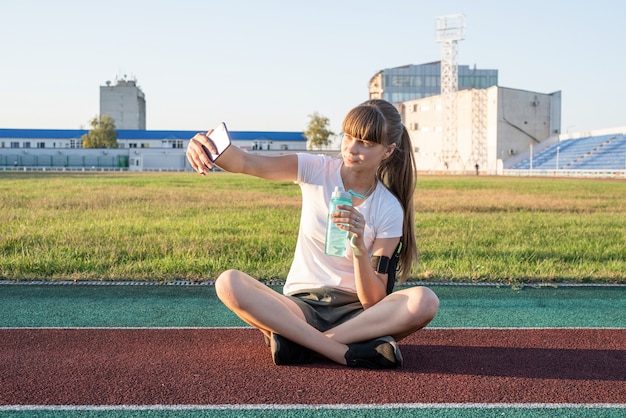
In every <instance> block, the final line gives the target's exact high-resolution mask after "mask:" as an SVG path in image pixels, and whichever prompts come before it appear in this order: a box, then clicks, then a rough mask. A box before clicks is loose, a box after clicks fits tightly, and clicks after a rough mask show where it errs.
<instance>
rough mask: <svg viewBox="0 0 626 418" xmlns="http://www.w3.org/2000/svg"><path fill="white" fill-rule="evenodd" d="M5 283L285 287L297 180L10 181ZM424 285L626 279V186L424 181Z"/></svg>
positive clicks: (143, 176) (3, 202)
mask: <svg viewBox="0 0 626 418" xmlns="http://www.w3.org/2000/svg"><path fill="white" fill-rule="evenodd" d="M0 208H1V210H2V223H1V231H0V232H1V235H0V278H1V279H8V280H33V279H44V280H157V281H171V280H210V279H214V278H215V277H216V276H217V275H218V274H219V273H220V272H221V271H223V270H225V269H228V268H236V269H241V270H245V271H246V272H248V273H250V274H252V275H253V276H255V277H258V278H260V279H262V280H273V279H277V280H282V279H284V278H285V277H286V274H287V271H288V269H289V264H290V262H291V259H292V251H293V247H294V246H295V241H296V234H297V229H298V223H299V217H300V190H299V188H298V186H297V185H294V184H292V183H282V182H266V181H262V180H258V179H254V178H250V177H244V176H241V175H235V174H228V173H213V174H211V175H210V176H207V177H206V178H202V177H200V176H198V175H195V174H192V173H42V172H35V173H33V172H30V173H21V172H6V173H0ZM416 226H417V235H418V242H419V246H420V251H421V262H420V265H419V266H418V267H416V268H415V269H414V271H413V273H412V275H411V279H412V280H415V281H437V282H503V283H513V284H519V283H537V282H551V283H559V282H580V283H626V244H625V243H626V182H624V181H622V180H587V179H585V180H582V179H558V178H550V179H546V178H511V177H477V176H472V177H453V176H439V177H438V176H425V175H424V176H421V177H420V179H419V181H418V187H417V190H416Z"/></svg>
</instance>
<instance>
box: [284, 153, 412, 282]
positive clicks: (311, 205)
mask: <svg viewBox="0 0 626 418" xmlns="http://www.w3.org/2000/svg"><path fill="white" fill-rule="evenodd" d="M342 164H343V161H342V160H341V159H337V158H331V157H326V156H322V155H310V154H298V178H297V180H296V183H298V184H299V185H300V188H301V190H302V214H301V217H300V230H299V232H298V242H297V244H296V250H295V254H294V260H293V263H292V265H291V269H290V270H289V274H288V275H287V280H286V282H285V286H284V288H283V292H284V293H285V294H290V293H293V292H296V291H298V290H302V289H317V288H320V287H332V288H338V289H341V290H345V291H348V292H354V293H356V285H355V280H354V263H353V261H352V256H353V253H352V248H351V247H350V245H348V248H347V251H346V255H345V257H334V256H329V255H326V254H325V253H324V241H325V239H326V223H327V218H328V206H329V202H330V197H331V194H332V192H333V190H334V189H335V186H340V187H342V188H343V181H342V179H341V173H340V168H341V166H342ZM357 210H358V211H359V212H360V213H361V214H362V215H363V217H364V219H365V224H366V226H365V235H364V238H363V239H364V242H365V246H366V248H367V249H368V250H367V251H368V256H370V257H371V255H372V245H373V244H374V240H375V239H376V238H397V237H401V236H402V220H403V209H402V205H401V204H400V202H399V201H398V199H397V198H396V197H395V196H394V195H393V194H392V193H391V192H390V191H389V190H388V189H387V188H386V187H385V186H384V185H383V184H382V183H381V182H378V185H377V186H376V189H375V190H374V191H373V192H372V193H371V194H370V195H369V196H368V197H367V198H366V199H365V201H364V202H363V203H361V204H360V205H359V206H357Z"/></svg>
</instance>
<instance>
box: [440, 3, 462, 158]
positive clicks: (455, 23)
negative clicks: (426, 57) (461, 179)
mask: <svg viewBox="0 0 626 418" xmlns="http://www.w3.org/2000/svg"><path fill="white" fill-rule="evenodd" d="M464 37H465V16H464V15H462V14H456V15H449V16H440V17H438V18H437V21H436V39H437V42H438V43H440V44H441V100H442V102H443V103H442V104H443V111H444V126H443V143H442V147H441V161H442V162H443V165H444V167H445V168H446V169H447V170H450V169H456V168H458V169H461V168H463V162H462V161H461V157H460V156H459V149H458V140H457V131H458V130H457V120H458V118H457V102H456V97H457V94H456V93H457V91H458V89H459V66H458V53H457V43H458V41H461V40H463V39H464Z"/></svg>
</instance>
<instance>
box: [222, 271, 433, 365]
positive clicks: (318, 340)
mask: <svg viewBox="0 0 626 418" xmlns="http://www.w3.org/2000/svg"><path fill="white" fill-rule="evenodd" d="M215 289H216V292H217V296H218V297H219V299H220V300H221V301H222V302H223V303H224V304H225V305H226V306H227V307H228V308H229V309H231V310H232V311H233V312H234V313H235V314H237V316H239V317H240V318H241V319H242V320H243V321H245V322H246V323H248V324H249V325H251V326H253V327H255V328H258V329H260V330H261V331H262V332H263V333H264V334H266V335H268V336H269V334H270V333H272V332H273V333H276V334H279V335H282V336H283V337H285V338H287V339H289V340H291V341H293V342H295V343H298V344H300V345H302V346H304V347H307V348H309V349H311V350H313V351H315V352H317V353H319V354H321V355H323V356H325V357H327V358H329V359H330V360H332V361H335V362H337V363H339V364H344V365H345V364H346V360H345V357H344V355H345V353H346V351H347V350H348V346H347V344H351V343H355V342H361V341H367V340H371V339H375V338H378V337H382V336H386V335H391V336H392V337H394V338H395V339H396V340H400V339H402V338H404V337H406V336H407V335H409V334H411V333H413V332H415V331H417V330H419V329H420V328H423V327H425V326H426V325H427V324H428V323H429V322H430V321H431V320H432V319H433V318H434V316H435V314H436V312H437V309H438V307H439V300H438V298H437V296H436V295H435V294H434V293H433V292H432V291H431V290H430V289H428V288H425V287H413V288H407V289H402V290H399V291H397V292H394V293H392V294H391V295H389V296H387V297H386V298H384V299H383V300H381V301H380V302H378V303H377V304H376V305H374V306H372V307H370V308H368V309H366V310H365V311H363V312H362V313H361V314H359V315H357V316H356V317H354V318H352V319H350V320H349V321H347V322H344V323H343V324H341V325H338V326H336V327H334V328H332V329H330V330H328V331H326V332H324V333H322V332H320V331H318V330H317V329H315V328H313V327H312V326H311V325H309V324H308V323H307V322H306V320H305V317H304V314H303V313H302V311H301V310H300V308H299V307H298V305H297V304H296V303H294V302H293V301H292V300H290V299H289V298H287V297H285V296H284V295H282V294H281V293H278V292H276V291H274V290H272V289H270V288H269V287H268V286H266V285H265V284H263V283H261V282H259V281H258V280H257V279H255V278H253V277H251V276H249V275H248V274H246V273H243V272H241V271H237V270H228V271H225V272H224V273H222V274H221V275H220V277H219V278H218V279H217V281H216V283H215Z"/></svg>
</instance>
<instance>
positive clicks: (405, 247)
mask: <svg viewBox="0 0 626 418" xmlns="http://www.w3.org/2000/svg"><path fill="white" fill-rule="evenodd" d="M343 131H344V137H343V140H342V143H341V158H330V157H325V156H321V155H310V154H304V153H302V154H290V155H282V156H277V157H276V156H275V157H270V156H261V155H254V154H248V153H246V152H244V151H242V150H240V149H239V148H237V147H235V146H232V145H231V146H230V147H228V148H227V149H226V150H225V151H224V152H223V153H222V154H221V155H220V156H219V157H218V158H217V159H216V160H215V164H216V165H218V166H219V167H220V168H222V169H223V170H226V171H229V172H235V173H245V174H249V175H252V176H256V177H260V178H264V179H268V180H280V181H293V182H296V183H297V184H299V185H300V188H301V190H302V213H301V219H300V229H299V233H298V241H297V245H296V249H295V254H294V260H293V263H292V266H291V269H290V271H289V274H288V276H287V279H286V282H285V286H284V289H283V293H282V294H281V293H278V292H276V291H274V290H272V289H271V288H269V287H268V286H266V285H264V284H263V283H261V282H259V281H258V280H257V279H255V278H253V277H251V276H249V275H248V274H246V273H244V272H241V271H236V270H229V271H226V272H224V273H222V274H221V275H220V276H219V277H218V279H217V280H216V282H215V288H216V292H217V295H218V297H219V298H220V300H221V301H222V302H223V303H224V304H225V305H226V306H228V307H229V308H230V309H231V310H232V311H233V312H235V313H236V314H237V315H238V316H239V317H240V318H241V319H242V320H244V321H245V322H247V323H248V324H250V325H251V326H253V327H256V328H258V329H260V330H261V331H262V332H263V334H264V335H265V337H266V342H267V343H268V345H270V347H271V352H272V358H273V360H274V363H275V364H296V363H308V362H310V361H312V359H313V357H314V354H315V353H317V354H318V355H322V356H324V357H326V358H328V359H330V360H332V361H335V362H337V363H339V364H344V365H347V366H350V367H368V368H394V367H398V366H400V365H401V364H402V356H401V354H400V350H399V348H398V345H397V343H396V341H398V340H400V339H402V338H404V337H406V336H407V335H409V334H411V333H413V332H415V331H417V330H419V329H421V328H423V327H424V326H426V325H427V324H428V323H429V322H430V321H431V320H432V319H433V317H434V316H435V314H436V312H437V309H438V307H439V300H438V298H437V296H436V295H435V294H434V293H433V292H432V291H431V290H430V289H428V288H425V287H411V288H403V289H401V290H398V291H395V292H391V290H392V289H393V284H394V283H393V281H394V280H395V275H396V270H397V271H398V273H400V282H403V281H405V280H406V278H407V276H408V274H409V270H410V268H411V265H412V264H413V263H415V262H416V261H417V255H418V251H417V245H416V242H415V232H414V221H413V214H414V209H413V192H414V188H415V162H414V157H413V150H412V147H411V141H410V138H409V135H408V132H407V131H406V129H405V127H404V126H403V125H402V120H401V117H400V114H399V113H398V111H397V110H396V108H395V107H394V106H393V105H392V104H390V103H388V102H386V101H383V100H370V101H368V102H365V103H363V104H361V105H359V106H357V107H355V108H354V109H352V110H351V111H350V112H348V114H347V115H346V118H345V120H344V122H343ZM208 134H210V132H209V133H207V135H208ZM207 135H205V134H197V135H196V136H195V137H194V138H193V139H192V140H191V141H190V144H189V146H188V148H187V158H188V160H189V162H190V164H191V166H192V167H193V168H194V169H195V170H196V171H197V172H198V173H200V174H202V175H205V174H206V173H207V172H208V171H209V170H210V169H211V168H213V165H214V163H213V162H212V161H211V159H210V158H209V155H208V154H207V149H208V150H211V151H213V152H215V151H216V150H215V145H214V144H213V143H212V141H211V140H210V139H208V137H207ZM335 186H339V187H341V188H343V189H344V190H349V191H351V194H352V196H353V198H352V206H348V205H341V206H339V207H338V209H339V211H338V212H335V213H334V214H333V222H335V224H336V225H337V226H338V227H339V228H340V229H343V230H347V231H349V234H350V237H351V239H350V241H349V245H348V249H347V252H346V255H345V256H344V257H334V256H329V255H326V254H325V252H324V240H325V231H326V223H327V217H328V205H329V201H330V198H331V194H332V192H333V190H334V189H335ZM398 254H399V255H398ZM396 261H397V262H398V266H397V268H396Z"/></svg>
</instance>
